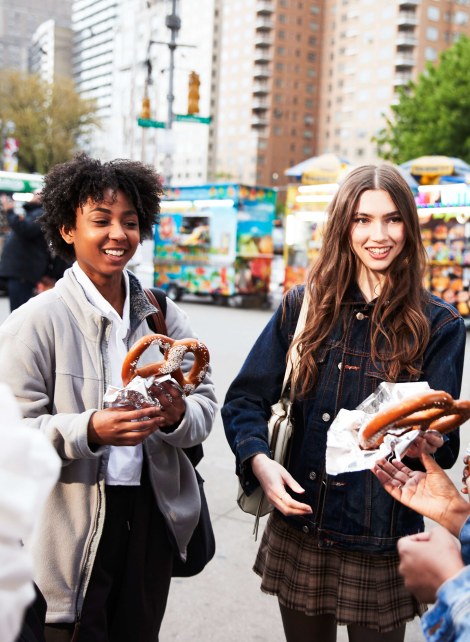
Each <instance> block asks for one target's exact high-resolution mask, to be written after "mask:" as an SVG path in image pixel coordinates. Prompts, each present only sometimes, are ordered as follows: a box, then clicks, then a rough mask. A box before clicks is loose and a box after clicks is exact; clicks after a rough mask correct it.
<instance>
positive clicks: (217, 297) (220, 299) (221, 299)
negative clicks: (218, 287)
mask: <svg viewBox="0 0 470 642" xmlns="http://www.w3.org/2000/svg"><path fill="white" fill-rule="evenodd" d="M211 297H212V301H213V302H214V304H215V305H223V306H225V305H228V298H227V297H226V296H223V294H211Z"/></svg>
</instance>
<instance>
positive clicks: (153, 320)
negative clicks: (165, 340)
mask: <svg viewBox="0 0 470 642" xmlns="http://www.w3.org/2000/svg"><path fill="white" fill-rule="evenodd" d="M144 292H145V295H146V297H147V299H148V300H149V302H150V303H151V304H152V305H153V307H154V308H156V309H157V312H154V313H153V314H152V315H151V316H150V317H147V323H148V324H149V326H150V329H151V330H153V331H154V332H155V333H156V334H164V335H165V336H168V328H167V327H166V322H165V316H166V295H165V293H164V292H163V290H158V289H157V288H144ZM160 293H161V294H160ZM160 301H162V303H160ZM163 308H165V310H163Z"/></svg>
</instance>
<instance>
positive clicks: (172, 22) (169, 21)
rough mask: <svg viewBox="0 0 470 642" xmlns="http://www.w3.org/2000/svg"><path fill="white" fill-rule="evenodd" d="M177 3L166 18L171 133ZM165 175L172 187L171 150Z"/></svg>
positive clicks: (170, 125) (168, 125)
mask: <svg viewBox="0 0 470 642" xmlns="http://www.w3.org/2000/svg"><path fill="white" fill-rule="evenodd" d="M176 3H177V0H172V8H171V14H170V15H168V16H167V17H166V20H165V24H166V26H167V27H168V29H170V32H171V37H170V42H169V43H168V48H169V50H170V66H169V71H168V95H167V100H168V116H167V121H166V129H167V131H168V132H170V131H171V130H172V128H173V119H174V114H173V102H174V100H175V96H174V93H173V87H174V72H175V50H176V47H177V44H176V38H177V36H178V31H179V30H180V28H181V18H180V17H179V16H178V15H177V13H176ZM168 139H169V140H168V144H169V145H171V140H170V136H169V137H168ZM164 167H165V174H166V183H167V185H171V180H172V178H173V176H172V174H173V158H172V151H171V150H170V149H169V150H168V151H167V153H166V156H165V160H164Z"/></svg>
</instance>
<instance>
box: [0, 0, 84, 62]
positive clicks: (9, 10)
mask: <svg viewBox="0 0 470 642" xmlns="http://www.w3.org/2000/svg"><path fill="white" fill-rule="evenodd" d="M71 3H72V0H41V1H40V2H38V0H0V69H18V70H21V71H27V69H28V59H29V47H30V44H31V37H32V35H33V33H34V32H35V30H36V29H37V28H38V26H39V25H40V24H41V23H43V22H44V21H46V20H49V19H52V18H53V19H54V20H55V21H56V23H57V24H58V25H59V26H64V27H67V26H70V12H71Z"/></svg>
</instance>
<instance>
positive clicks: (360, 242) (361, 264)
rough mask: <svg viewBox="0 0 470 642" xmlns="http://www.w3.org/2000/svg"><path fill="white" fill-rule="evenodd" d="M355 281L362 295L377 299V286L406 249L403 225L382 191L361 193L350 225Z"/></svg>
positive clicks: (398, 214)
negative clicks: (354, 258) (354, 257)
mask: <svg viewBox="0 0 470 642" xmlns="http://www.w3.org/2000/svg"><path fill="white" fill-rule="evenodd" d="M349 238H350V244H351V248H352V250H353V252H354V254H355V256H356V278H357V282H358V284H359V287H360V288H361V289H362V291H363V292H365V293H366V292H367V291H368V290H370V294H371V297H370V298H373V297H374V296H375V295H377V293H378V291H377V285H379V284H380V283H381V280H382V277H383V275H384V274H385V272H386V271H387V270H388V268H389V267H390V265H391V264H392V263H393V261H394V260H395V259H396V257H397V256H398V255H399V254H400V252H401V251H402V250H403V248H404V246H405V241H406V233H405V224H404V222H403V218H402V216H401V215H400V212H398V211H397V207H396V205H395V203H394V202H393V201H392V199H391V197H390V195H389V194H388V192H386V191H385V190H367V191H365V192H363V193H362V195H361V197H360V199H359V202H358V205H357V208H356V212H355V214H354V215H353V217H352V221H351V224H350V231H349Z"/></svg>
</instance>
